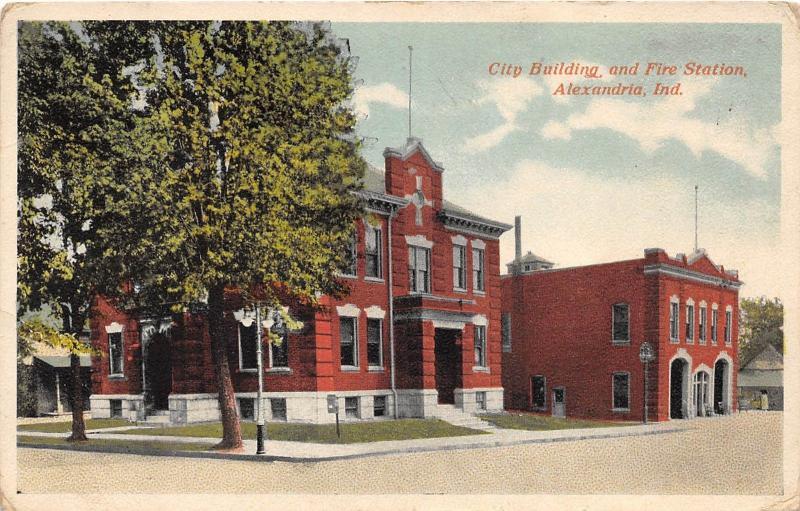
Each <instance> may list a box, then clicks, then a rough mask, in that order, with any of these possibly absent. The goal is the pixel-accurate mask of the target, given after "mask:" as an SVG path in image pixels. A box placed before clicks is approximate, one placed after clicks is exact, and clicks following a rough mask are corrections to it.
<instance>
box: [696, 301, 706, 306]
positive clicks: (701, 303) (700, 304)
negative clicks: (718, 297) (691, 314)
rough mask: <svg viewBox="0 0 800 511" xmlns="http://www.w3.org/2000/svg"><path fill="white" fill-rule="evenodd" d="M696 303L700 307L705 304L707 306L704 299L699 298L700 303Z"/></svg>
mask: <svg viewBox="0 0 800 511" xmlns="http://www.w3.org/2000/svg"><path fill="white" fill-rule="evenodd" d="M698 305H699V306H700V307H705V306H707V305H708V304H707V303H706V301H705V300H700V303H699V304H698Z"/></svg>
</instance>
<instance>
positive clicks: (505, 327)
mask: <svg viewBox="0 0 800 511" xmlns="http://www.w3.org/2000/svg"><path fill="white" fill-rule="evenodd" d="M501 322H502V323H501V325H500V328H501V330H500V334H501V336H502V339H503V351H504V352H510V351H511V314H509V313H508V312H504V313H503V315H502V316H501Z"/></svg>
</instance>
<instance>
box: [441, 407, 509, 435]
mask: <svg viewBox="0 0 800 511" xmlns="http://www.w3.org/2000/svg"><path fill="white" fill-rule="evenodd" d="M434 417H436V418H437V419H440V420H443V421H445V422H449V423H450V424H452V425H454V426H461V427H464V428H470V429H479V430H482V431H490V432H491V431H497V427H495V425H494V424H491V423H489V422H486V421H484V420H481V419H480V418H479V417H477V416H475V415H473V414H471V413H465V412H464V411H463V410H460V409H458V408H456V406H455V405H442V404H440V405H436V411H435V413H434Z"/></svg>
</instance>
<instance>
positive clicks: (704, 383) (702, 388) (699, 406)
mask: <svg viewBox="0 0 800 511" xmlns="http://www.w3.org/2000/svg"><path fill="white" fill-rule="evenodd" d="M708 380H709V377H708V373H707V372H705V371H700V372H698V373H696V374H695V375H694V409H695V413H696V414H697V415H698V416H699V417H705V416H706V415H707V414H706V408H707V406H708V398H709V396H708Z"/></svg>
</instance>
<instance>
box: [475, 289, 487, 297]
mask: <svg viewBox="0 0 800 511" xmlns="http://www.w3.org/2000/svg"><path fill="white" fill-rule="evenodd" d="M472 294H474V295H477V296H486V291H479V290H477V289H473V290H472Z"/></svg>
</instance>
